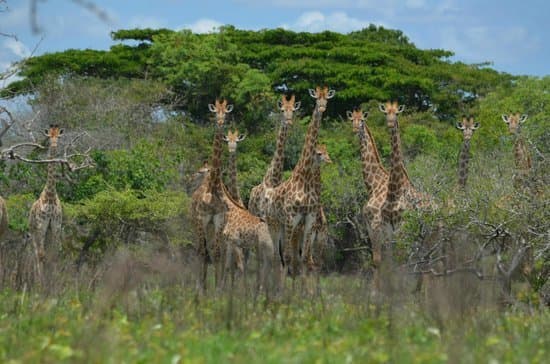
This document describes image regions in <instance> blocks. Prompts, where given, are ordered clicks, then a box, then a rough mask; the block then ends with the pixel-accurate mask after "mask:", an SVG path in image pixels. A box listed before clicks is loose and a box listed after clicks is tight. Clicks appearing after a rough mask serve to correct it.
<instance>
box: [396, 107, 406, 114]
mask: <svg viewBox="0 0 550 364" xmlns="http://www.w3.org/2000/svg"><path fill="white" fill-rule="evenodd" d="M404 110H405V105H399V107H398V108H397V113H398V114H399V113H402V112H403V111H404Z"/></svg>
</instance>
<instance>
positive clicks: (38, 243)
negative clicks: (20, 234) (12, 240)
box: [31, 229, 46, 285]
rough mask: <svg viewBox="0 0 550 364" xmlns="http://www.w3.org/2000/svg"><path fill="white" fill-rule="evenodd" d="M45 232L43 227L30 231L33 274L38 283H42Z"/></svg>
mask: <svg viewBox="0 0 550 364" xmlns="http://www.w3.org/2000/svg"><path fill="white" fill-rule="evenodd" d="M45 234H46V232H45V231H44V229H36V230H35V231H33V232H32V233H31V241H32V245H33V249H34V255H35V274H36V279H37V281H38V283H39V284H40V285H42V283H43V278H44V275H43V273H44V260H45V257H46V253H45V251H44V239H45Z"/></svg>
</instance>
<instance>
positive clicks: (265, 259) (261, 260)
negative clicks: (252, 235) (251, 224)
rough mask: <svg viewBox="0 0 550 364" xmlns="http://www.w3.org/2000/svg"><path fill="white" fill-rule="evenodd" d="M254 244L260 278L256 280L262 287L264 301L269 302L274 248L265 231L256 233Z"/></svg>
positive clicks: (263, 229)
mask: <svg viewBox="0 0 550 364" xmlns="http://www.w3.org/2000/svg"><path fill="white" fill-rule="evenodd" d="M257 240H258V241H257V244H256V247H257V249H256V255H257V256H258V271H259V272H260V276H259V277H258V280H259V281H260V283H261V286H262V287H263V290H264V293H265V296H266V300H268V301H269V298H270V294H271V291H272V289H273V284H272V283H273V278H275V277H274V276H273V268H274V266H273V261H274V256H275V247H274V244H273V241H272V240H271V235H270V234H269V231H268V229H267V226H266V227H265V228H262V229H260V231H259V232H258V239H257Z"/></svg>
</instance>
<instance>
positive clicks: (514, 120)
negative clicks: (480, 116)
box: [502, 113, 532, 187]
mask: <svg viewBox="0 0 550 364" xmlns="http://www.w3.org/2000/svg"><path fill="white" fill-rule="evenodd" d="M502 120H503V121H504V122H505V123H506V124H507V125H508V131H509V132H510V133H511V134H512V135H513V138H514V160H515V164H516V173H515V175H514V184H515V186H516V187H520V186H522V185H523V184H524V183H525V182H526V181H527V178H528V176H529V174H530V173H531V167H532V164H531V153H529V150H528V149H527V145H526V144H525V138H524V137H523V135H522V134H521V126H522V125H523V123H525V121H526V120H527V115H525V114H523V115H520V113H515V114H510V115H506V114H504V115H502Z"/></svg>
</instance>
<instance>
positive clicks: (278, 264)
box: [269, 225, 285, 293]
mask: <svg viewBox="0 0 550 364" xmlns="http://www.w3.org/2000/svg"><path fill="white" fill-rule="evenodd" d="M269 235H270V236H271V241H272V243H273V256H272V257H271V258H272V259H273V274H274V280H275V282H274V284H275V290H276V291H277V292H278V293H280V291H281V290H282V289H283V288H284V283H285V266H284V261H283V250H282V246H281V237H282V235H283V229H281V227H280V225H277V226H269Z"/></svg>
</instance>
